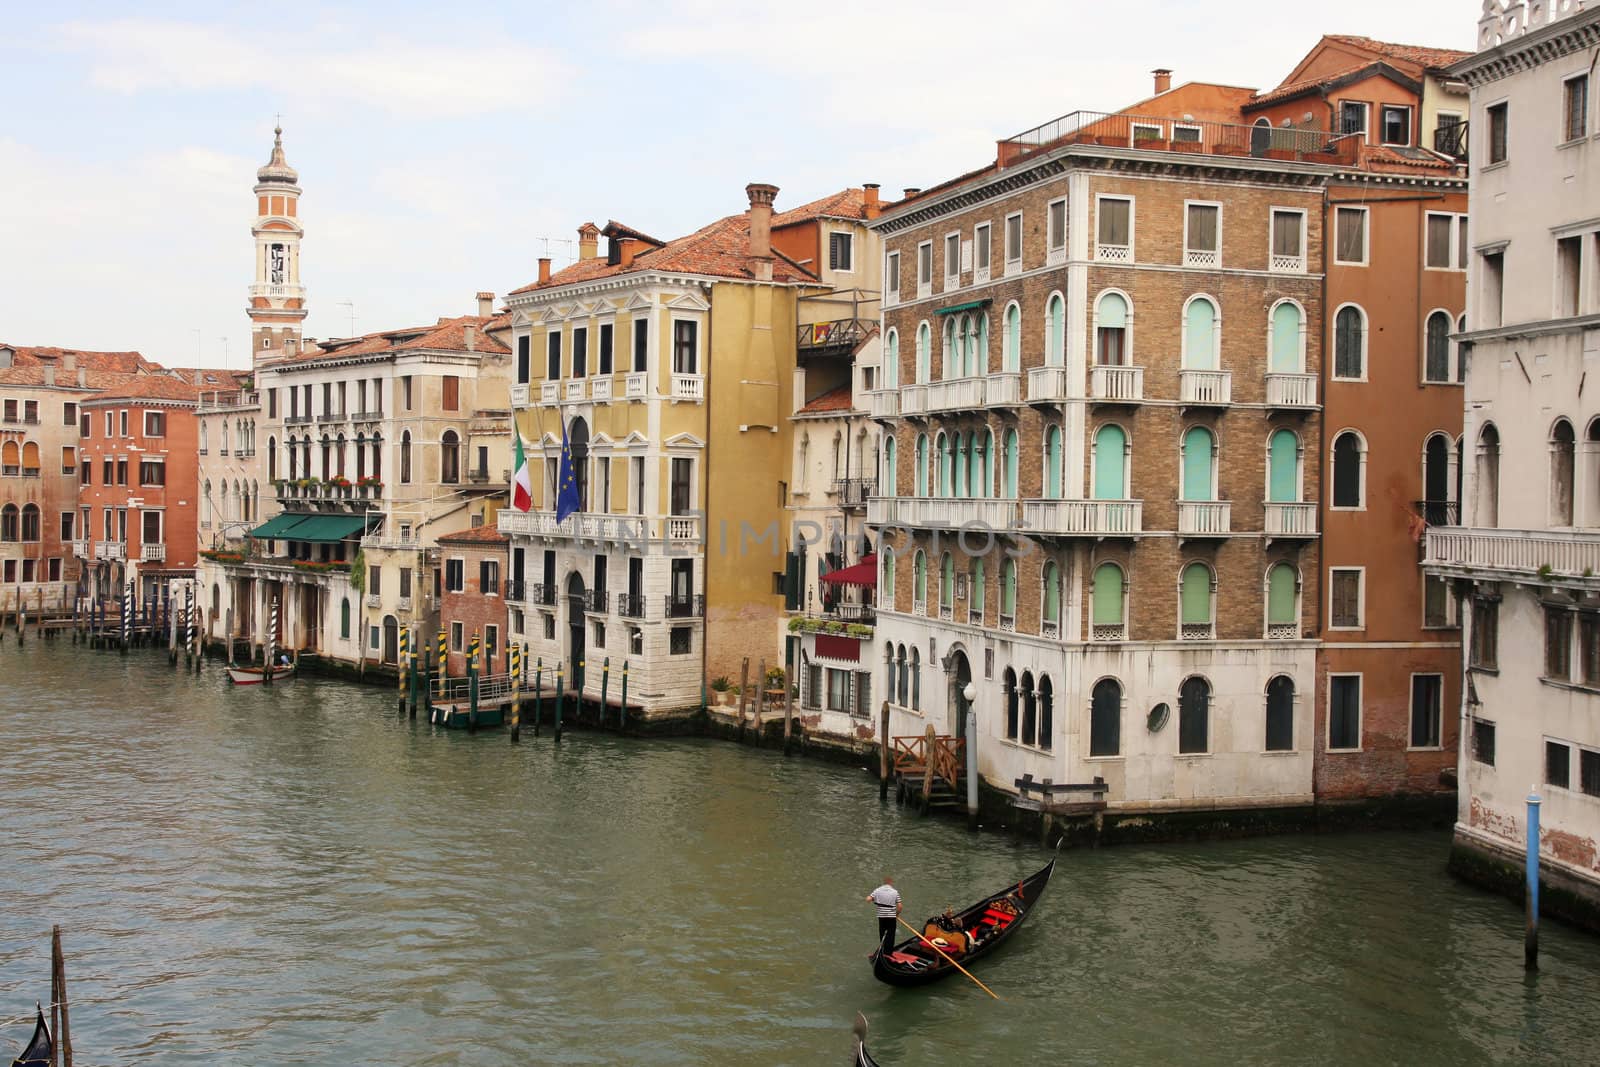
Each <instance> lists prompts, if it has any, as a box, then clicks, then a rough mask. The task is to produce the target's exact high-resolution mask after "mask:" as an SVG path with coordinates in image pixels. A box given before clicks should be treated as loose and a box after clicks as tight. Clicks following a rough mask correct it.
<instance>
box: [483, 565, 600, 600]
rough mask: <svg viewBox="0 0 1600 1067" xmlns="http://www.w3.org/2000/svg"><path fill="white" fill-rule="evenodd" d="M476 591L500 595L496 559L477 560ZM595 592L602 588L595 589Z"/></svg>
mask: <svg viewBox="0 0 1600 1067" xmlns="http://www.w3.org/2000/svg"><path fill="white" fill-rule="evenodd" d="M602 558H603V557H602ZM478 592H479V593H480V594H482V595H483V596H499V595H500V564H499V563H498V562H497V561H495V560H492V559H480V560H479V561H478ZM596 592H603V590H598V589H597V590H596Z"/></svg>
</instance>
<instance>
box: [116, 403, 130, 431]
mask: <svg viewBox="0 0 1600 1067" xmlns="http://www.w3.org/2000/svg"><path fill="white" fill-rule="evenodd" d="M117 435H118V436H119V437H126V436H128V412H127V409H126V408H124V409H123V410H121V411H118V412H117Z"/></svg>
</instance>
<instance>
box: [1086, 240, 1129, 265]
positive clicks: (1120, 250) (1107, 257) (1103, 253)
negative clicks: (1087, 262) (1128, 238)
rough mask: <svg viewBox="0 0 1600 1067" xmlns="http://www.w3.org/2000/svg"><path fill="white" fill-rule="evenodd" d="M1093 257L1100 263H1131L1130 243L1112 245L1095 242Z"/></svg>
mask: <svg viewBox="0 0 1600 1067" xmlns="http://www.w3.org/2000/svg"><path fill="white" fill-rule="evenodd" d="M1094 258H1095V259H1096V260H1097V261H1098V262H1100V263H1132V262H1133V246H1132V245H1113V244H1100V243H1099V242H1096V243H1095V246H1094Z"/></svg>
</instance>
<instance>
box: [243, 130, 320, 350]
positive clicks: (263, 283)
mask: <svg viewBox="0 0 1600 1067" xmlns="http://www.w3.org/2000/svg"><path fill="white" fill-rule="evenodd" d="M272 132H273V140H272V158H271V159H269V160H268V161H267V165H266V166H264V167H262V168H261V169H260V170H258V171H256V221H255V223H254V224H253V225H252V226H251V227H250V233H251V235H252V236H254V237H255V239H256V277H255V281H254V282H253V283H252V284H251V286H250V306H249V309H248V311H247V312H246V313H247V314H248V315H249V316H250V348H251V353H252V354H251V361H250V362H251V366H252V367H254V366H255V365H256V364H259V363H261V362H262V361H264V360H270V359H278V358H280V357H282V356H285V355H297V354H298V353H299V351H300V324H301V322H303V321H304V320H305V317H306V290H305V286H303V285H301V284H300V239H301V237H303V236H305V231H304V230H302V229H301V228H300V186H299V184H298V183H299V181H300V175H299V174H298V173H296V171H295V169H294V168H293V167H291V166H289V164H288V161H287V160H285V159H284V158H283V127H282V126H278V127H275V128H274V129H273V131H272Z"/></svg>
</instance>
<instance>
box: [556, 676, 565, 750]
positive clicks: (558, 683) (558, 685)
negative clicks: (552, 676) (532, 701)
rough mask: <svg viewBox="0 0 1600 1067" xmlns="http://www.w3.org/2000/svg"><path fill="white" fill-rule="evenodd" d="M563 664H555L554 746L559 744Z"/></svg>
mask: <svg viewBox="0 0 1600 1067" xmlns="http://www.w3.org/2000/svg"><path fill="white" fill-rule="evenodd" d="M563 666H564V665H563V664H560V663H557V664H556V744H558V745H559V744H560V743H561V701H562V674H561V672H562V668H563Z"/></svg>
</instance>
